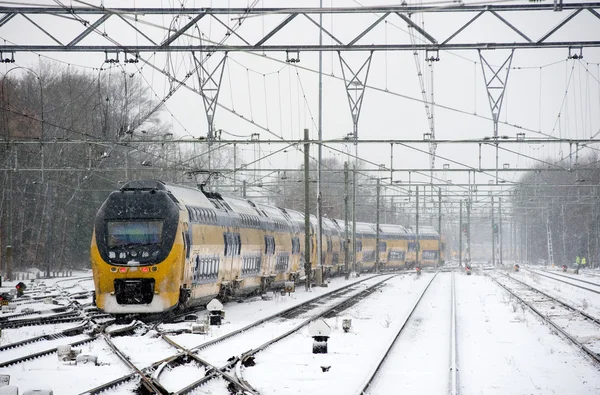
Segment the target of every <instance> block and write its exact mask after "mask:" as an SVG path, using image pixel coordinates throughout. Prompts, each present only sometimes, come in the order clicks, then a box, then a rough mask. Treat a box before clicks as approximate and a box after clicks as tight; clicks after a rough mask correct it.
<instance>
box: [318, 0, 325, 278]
mask: <svg viewBox="0 0 600 395" xmlns="http://www.w3.org/2000/svg"><path fill="white" fill-rule="evenodd" d="M319 8H323V0H320V2H319ZM319 26H323V14H319ZM321 45H323V29H319V46H321ZM318 135H319V141H322V140H323V52H319V130H318ZM322 149H323V145H322V144H321V143H319V153H318V158H319V160H318V163H317V264H318V266H319V267H320V268H321V271H322V270H323V196H322V194H323V191H322V190H321V161H322V160H323V157H322ZM324 276H325V273H323V278H324Z"/></svg>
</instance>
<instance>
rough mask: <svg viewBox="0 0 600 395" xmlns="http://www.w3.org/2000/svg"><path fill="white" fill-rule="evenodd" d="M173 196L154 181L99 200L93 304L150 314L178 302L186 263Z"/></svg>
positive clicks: (117, 311) (93, 248)
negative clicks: (104, 199) (101, 203)
mask: <svg viewBox="0 0 600 395" xmlns="http://www.w3.org/2000/svg"><path fill="white" fill-rule="evenodd" d="M180 222H181V221H180V210H179V207H178V204H177V200H176V199H175V198H174V197H173V196H172V195H171V194H170V193H169V192H168V191H167V189H166V188H165V186H164V184H162V183H161V182H159V181H131V182H129V183H127V184H125V185H124V186H123V187H122V188H121V189H120V190H119V191H116V192H113V193H111V194H110V196H109V197H108V198H107V200H106V201H105V202H104V204H103V205H102V207H101V208H100V210H99V211H98V214H97V216H96V221H95V225H94V232H93V236H92V244H91V251H90V252H91V261H92V271H93V275H94V286H95V299H96V306H97V307H98V308H99V309H101V310H103V311H105V312H107V313H111V314H117V315H119V314H146V313H147V314H154V313H161V312H165V311H168V310H171V309H172V308H174V307H175V306H177V304H178V301H179V295H180V286H181V279H182V273H183V265H184V263H185V250H184V245H183V243H184V241H183V236H182V233H183V232H182V229H181V225H180Z"/></svg>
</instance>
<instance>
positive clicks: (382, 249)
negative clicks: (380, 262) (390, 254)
mask: <svg viewBox="0 0 600 395" xmlns="http://www.w3.org/2000/svg"><path fill="white" fill-rule="evenodd" d="M386 250H387V243H386V242H385V241H380V242H379V252H385V251H386Z"/></svg>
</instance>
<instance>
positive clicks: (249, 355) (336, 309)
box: [175, 275, 395, 395]
mask: <svg viewBox="0 0 600 395" xmlns="http://www.w3.org/2000/svg"><path fill="white" fill-rule="evenodd" d="M393 277H395V275H393V276H386V277H385V278H384V279H383V280H380V281H378V282H376V283H374V284H371V285H369V286H367V287H366V288H365V289H364V290H362V291H361V292H359V293H356V294H353V295H352V296H350V297H346V298H343V299H342V300H341V301H338V302H336V303H333V304H330V305H328V306H327V307H326V308H325V309H320V310H319V311H318V312H317V313H314V314H311V315H310V316H309V317H308V318H306V319H304V320H303V321H302V322H300V323H299V324H298V325H295V326H293V327H292V328H291V329H289V330H287V331H285V332H284V333H282V334H280V335H279V336H275V337H274V338H272V339H270V340H268V341H266V342H265V343H263V344H261V345H260V346H258V347H256V348H254V349H251V350H249V351H246V352H244V353H242V354H241V355H239V356H236V357H234V358H231V359H230V360H229V361H228V362H227V364H225V365H224V366H223V367H222V368H221V369H220V370H221V371H226V370H229V369H232V368H234V367H236V366H237V367H238V369H236V372H237V374H236V376H237V377H236V378H237V380H238V381H239V382H240V383H243V385H244V386H245V387H247V388H249V389H250V390H253V389H252V387H251V386H250V384H249V383H248V382H247V381H246V380H245V379H244V378H243V377H242V375H241V369H240V368H239V367H240V365H246V364H248V363H249V364H252V362H251V361H252V360H253V358H254V356H255V355H256V354H258V353H259V352H261V351H263V350H265V349H266V348H267V347H269V346H271V345H273V344H275V343H277V342H279V341H281V340H282V339H284V338H286V337H288V336H290V335H291V334H293V333H295V332H298V331H299V330H300V329H302V328H304V327H306V326H307V325H309V324H310V323H311V322H313V321H315V320H317V319H319V318H323V317H328V316H331V315H335V314H339V313H340V312H342V311H344V310H345V309H347V308H349V307H350V306H352V305H354V304H356V303H357V302H359V301H360V300H362V299H364V298H366V297H368V296H369V295H371V294H372V293H373V292H375V291H376V290H377V289H379V288H380V287H381V286H382V285H383V284H384V283H385V282H387V281H389V280H390V279H392V278H393ZM355 284H356V283H355ZM344 293H346V292H344ZM328 296H330V295H328ZM298 307H300V306H298ZM300 311H302V312H303V313H304V312H306V306H303V307H302V308H301V309H300ZM286 313H287V314H289V313H290V312H289V311H287V312H286ZM202 348H204V345H203V346H202ZM199 349H200V348H199ZM205 382H206V379H201V380H199V381H198V382H197V383H193V384H191V385H189V386H188V387H186V388H184V389H182V390H179V391H177V392H175V394H177V395H184V394H187V393H190V392H191V391H192V390H194V389H196V388H198V387H199V386H200V385H202V384H204V383H205Z"/></svg>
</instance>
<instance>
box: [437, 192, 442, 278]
mask: <svg viewBox="0 0 600 395" xmlns="http://www.w3.org/2000/svg"><path fill="white" fill-rule="evenodd" d="M438 233H439V235H440V240H439V243H438V263H437V265H438V267H439V266H441V265H442V188H439V189H438Z"/></svg>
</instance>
